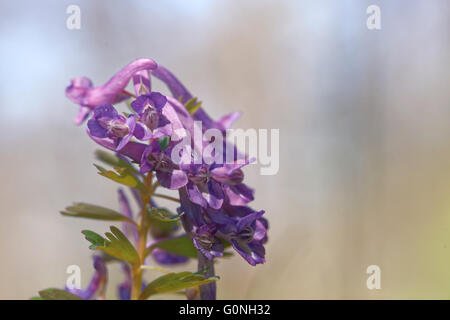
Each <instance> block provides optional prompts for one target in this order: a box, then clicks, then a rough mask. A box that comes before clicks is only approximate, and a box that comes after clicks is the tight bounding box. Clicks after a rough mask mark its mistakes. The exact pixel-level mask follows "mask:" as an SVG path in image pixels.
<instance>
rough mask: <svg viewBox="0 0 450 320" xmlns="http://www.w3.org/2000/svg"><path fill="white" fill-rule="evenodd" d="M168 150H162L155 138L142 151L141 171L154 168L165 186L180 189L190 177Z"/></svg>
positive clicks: (144, 171) (160, 181) (145, 171)
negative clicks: (171, 157)
mask: <svg viewBox="0 0 450 320" xmlns="http://www.w3.org/2000/svg"><path fill="white" fill-rule="evenodd" d="M168 150H170V149H168ZM168 150H166V151H162V150H161V147H160V145H159V143H158V141H157V140H153V141H152V142H151V144H150V145H149V146H148V147H147V148H146V149H145V151H144V152H143V153H142V158H141V161H140V162H141V168H140V172H141V173H142V174H144V173H147V172H149V171H152V170H154V171H156V178H157V179H158V181H159V183H160V184H161V185H162V186H163V187H165V188H169V189H173V190H174V189H179V188H181V187H184V186H185V185H186V184H187V182H188V179H187V176H186V173H184V172H183V171H181V170H180V169H179V167H178V166H177V165H176V164H175V163H173V161H172V160H171V159H170V157H169V156H168V154H170V153H169V152H170V151H168Z"/></svg>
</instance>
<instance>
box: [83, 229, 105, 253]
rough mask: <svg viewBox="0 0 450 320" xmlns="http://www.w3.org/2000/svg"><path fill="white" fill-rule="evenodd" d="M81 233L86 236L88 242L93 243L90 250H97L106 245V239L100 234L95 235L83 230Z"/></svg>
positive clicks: (92, 232)
mask: <svg viewBox="0 0 450 320" xmlns="http://www.w3.org/2000/svg"><path fill="white" fill-rule="evenodd" d="M81 233H82V234H84V236H85V238H86V240H87V241H89V242H90V243H91V245H90V246H89V249H91V250H95V249H97V248H98V247H104V246H105V243H106V242H105V241H106V240H105V238H103V237H102V236H101V235H99V234H98V233H95V232H94V231H90V230H83V231H81Z"/></svg>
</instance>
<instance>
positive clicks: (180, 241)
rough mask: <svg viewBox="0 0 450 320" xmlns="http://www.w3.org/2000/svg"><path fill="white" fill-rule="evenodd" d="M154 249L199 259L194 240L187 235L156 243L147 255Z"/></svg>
mask: <svg viewBox="0 0 450 320" xmlns="http://www.w3.org/2000/svg"><path fill="white" fill-rule="evenodd" d="M154 248H160V249H163V250H166V251H167V252H170V253H173V254H177V255H179V256H183V257H188V258H194V259H196V258H197V249H195V247H194V244H193V243H192V240H191V239H190V238H189V237H188V236H186V235H185V236H181V237H176V238H170V239H167V240H163V241H160V242H158V243H155V244H153V245H151V246H150V247H149V248H148V252H147V253H150V252H151V250H153V249H154Z"/></svg>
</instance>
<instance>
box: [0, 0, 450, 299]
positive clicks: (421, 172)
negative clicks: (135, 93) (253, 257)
mask: <svg viewBox="0 0 450 320" xmlns="http://www.w3.org/2000/svg"><path fill="white" fill-rule="evenodd" d="M70 4H76V5H78V6H80V8H81V29H80V30H68V29H67V28H66V19H67V17H68V14H66V8H67V6H68V5H70ZM371 4H376V5H378V6H379V7H380V8H381V27H382V29H381V30H368V29H367V27H366V19H367V17H368V14H366V9H367V7H368V6H369V5H371ZM0 12H1V13H0V14H1V19H0V34H1V51H0V68H1V73H0V108H1V115H2V119H3V120H2V125H1V130H2V131H3V134H2V135H1V138H0V147H1V152H0V159H1V166H0V177H1V188H0V298H2V299H7V298H8V299H9V298H19V299H28V298H29V297H31V296H35V295H36V293H37V291H38V290H40V289H43V288H47V287H63V286H64V284H65V282H66V278H67V276H68V275H67V274H66V268H67V266H68V265H72V264H77V265H79V266H80V267H81V270H82V283H83V285H85V284H87V282H88V281H89V279H90V276H91V274H92V272H93V267H92V259H91V255H92V251H89V249H88V243H87V241H86V240H84V238H83V236H82V235H81V234H80V230H81V229H85V228H89V229H91V230H95V231H97V232H98V233H103V232H105V231H107V228H108V223H102V222H95V221H94V222H93V221H89V220H80V219H71V218H66V217H62V216H61V215H60V214H59V213H58V212H59V211H60V210H61V209H63V208H64V207H65V206H67V205H69V204H71V203H72V202H73V201H85V202H90V203H95V204H99V205H103V206H107V207H111V208H114V209H118V205H117V193H116V187H117V185H115V184H114V183H112V182H110V181H107V180H106V179H104V178H103V177H100V176H99V175H97V174H96V169H95V168H94V167H93V166H92V163H94V162H95V161H96V160H95V159H94V151H95V150H96V149H97V146H96V144H95V143H94V142H92V141H90V139H89V138H88V137H87V136H86V134H85V129H84V127H75V126H74V125H73V122H72V119H73V118H74V116H75V115H76V113H77V110H78V107H77V106H76V105H74V104H73V103H71V102H70V101H69V100H68V99H66V98H65V96H64V89H65V87H66V86H67V85H68V84H69V80H70V79H71V78H73V77H76V76H88V77H90V78H91V79H92V80H93V82H94V84H95V85H100V84H103V83H104V82H106V81H107V80H108V79H109V77H111V76H112V75H113V73H115V72H116V71H118V70H119V69H120V68H122V67H123V66H124V65H126V64H127V63H128V62H130V61H131V60H133V59H135V58H137V57H150V58H153V59H154V60H155V61H157V62H158V63H159V64H161V65H163V66H165V67H167V68H169V69H170V70H172V71H173V72H174V73H175V74H176V75H177V76H178V77H179V78H180V79H181V80H182V81H183V83H184V84H185V85H186V86H187V87H188V89H189V90H190V91H191V92H192V93H193V95H194V96H197V97H199V98H200V99H201V100H202V101H203V106H204V107H205V108H206V110H207V111H208V112H209V114H210V115H211V116H212V117H213V118H215V119H217V118H218V117H219V116H221V115H223V114H225V113H229V112H231V111H235V110H241V111H242V112H243V115H242V117H241V119H240V120H239V121H238V122H237V123H236V124H235V126H234V127H238V128H244V129H247V128H266V129H270V128H278V129H280V170H279V172H278V174H277V175H274V176H261V175H260V174H259V168H258V167H257V166H250V167H248V168H246V175H247V177H246V179H247V182H248V184H249V185H250V186H253V187H256V200H255V201H254V202H253V204H252V207H254V208H255V209H265V210H266V217H267V218H268V219H269V221H270V230H269V242H268V244H267V245H266V249H267V256H266V258H267V262H266V264H264V265H259V266H257V267H251V266H250V265H248V264H247V263H246V262H245V261H244V260H243V259H241V258H240V257H238V256H235V257H233V258H231V259H225V260H222V261H221V262H220V263H219V264H218V266H217V274H218V275H219V276H220V277H221V279H220V281H219V283H218V297H219V298H221V299H244V298H249V299H316V298H324V299H336V298H343V299H349V298H357V299H385V298H393V299H399V298H420V299H422V298H438V299H441V298H450V248H449V246H450V215H449V213H450V148H449V138H450V104H449V102H450V90H449V89H450V88H449V81H450V54H449V53H450V34H449V30H450V3H449V2H448V1H445V0H441V1H438V0H436V1H425V0H418V1H406V0H403V1H400V0H398V1H382V0H371V1H360V0H358V1H356V0H354V1H345V0H343V1H334V0H329V1H325V0H320V1H319V0H310V1H294V0H290V1H288V0H283V1H280V0H277V1H275V0H272V1H268V0H257V1H256V0H253V1H237V0H234V1H230V0H227V1H225V0H220V1H208V0H197V1H189V2H188V1H181V0H179V1H144V0H142V1H76V0H73V1H39V2H37V1H21V0H16V1H2V2H1V3H0ZM154 85H155V87H156V89H160V90H162V91H164V92H166V89H165V87H164V86H163V85H161V84H160V83H156V81H154ZM372 264H375V265H378V266H379V267H380V268H381V290H368V289H367V287H366V279H367V277H368V275H367V274H366V268H367V267H368V266H369V265H372ZM195 267H196V266H195V262H191V263H190V264H188V265H187V266H183V267H181V268H179V269H180V270H181V269H189V270H194V269H195ZM157 275H158V274H156V273H155V272H152V271H149V272H148V273H147V279H151V278H152V277H156V276H157ZM121 277H122V275H121V274H120V272H119V267H118V266H114V267H113V268H112V270H111V273H110V278H111V279H110V281H111V283H112V284H113V286H110V292H109V294H108V295H109V296H110V297H114V296H115V291H116V288H115V286H114V284H116V283H118V282H119V281H121V280H122V278H121ZM169 297H170V296H169ZM172 297H173V296H172ZM157 298H162V297H157Z"/></svg>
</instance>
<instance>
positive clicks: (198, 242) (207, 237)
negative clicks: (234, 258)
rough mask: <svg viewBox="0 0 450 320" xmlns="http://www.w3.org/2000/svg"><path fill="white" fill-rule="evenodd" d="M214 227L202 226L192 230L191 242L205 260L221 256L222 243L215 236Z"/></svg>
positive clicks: (209, 225)
mask: <svg viewBox="0 0 450 320" xmlns="http://www.w3.org/2000/svg"><path fill="white" fill-rule="evenodd" d="M215 232H216V227H215V226H214V225H212V224H204V225H201V226H199V227H197V226H195V227H194V229H193V237H192V242H193V243H194V247H195V248H196V249H197V250H198V251H200V252H201V253H202V254H203V255H204V256H205V258H206V259H208V260H211V259H213V258H215V257H222V256H223V243H222V241H220V239H219V238H217V237H216V236H215Z"/></svg>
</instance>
